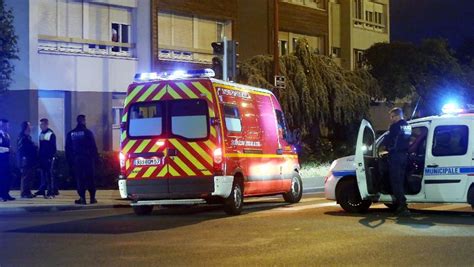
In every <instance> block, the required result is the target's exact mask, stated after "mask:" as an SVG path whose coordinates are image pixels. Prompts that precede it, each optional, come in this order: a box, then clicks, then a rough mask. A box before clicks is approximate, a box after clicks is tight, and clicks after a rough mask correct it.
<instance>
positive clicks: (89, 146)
mask: <svg viewBox="0 0 474 267" xmlns="http://www.w3.org/2000/svg"><path fill="white" fill-rule="evenodd" d="M66 158H67V160H68V163H69V166H70V167H71V169H72V170H73V173H74V177H75V178H76V182H77V193H78V195H79V199H78V200H76V201H75V202H74V203H76V204H78V205H86V190H87V191H89V195H90V204H95V203H97V200H96V198H95V193H96V189H95V184H94V163H95V161H96V160H97V158H98V153H97V146H96V143H95V139H94V134H93V133H92V132H91V131H90V130H89V129H87V127H86V116H85V115H79V116H77V126H76V128H74V129H73V130H72V131H70V132H69V133H68V134H67V137H66Z"/></svg>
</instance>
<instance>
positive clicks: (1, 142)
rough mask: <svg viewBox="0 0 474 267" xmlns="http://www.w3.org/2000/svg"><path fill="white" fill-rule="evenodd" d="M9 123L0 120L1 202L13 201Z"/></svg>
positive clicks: (5, 120)
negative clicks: (11, 192)
mask: <svg viewBox="0 0 474 267" xmlns="http://www.w3.org/2000/svg"><path fill="white" fill-rule="evenodd" d="M8 128H9V122H8V120H7V119H1V120H0V200H2V201H12V200H15V198H14V197H12V196H10V180H11V176H10V149H11V148H10V143H11V142H10V135H9V134H8V130H9V129H8Z"/></svg>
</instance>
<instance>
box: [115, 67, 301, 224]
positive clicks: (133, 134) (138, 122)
mask: <svg viewBox="0 0 474 267" xmlns="http://www.w3.org/2000/svg"><path fill="white" fill-rule="evenodd" d="M209 76H212V71H211V70H205V71H202V72H199V71H193V72H180V73H179V75H178V73H175V74H172V75H169V76H164V77H159V76H158V75H157V74H142V75H137V78H139V81H137V82H134V83H133V84H131V85H130V87H129V88H128V94H127V97H126V101H125V107H124V115H123V119H122V130H123V132H122V138H121V154H120V158H121V167H122V175H121V176H120V179H119V187H120V191H121V195H122V197H123V198H129V199H130V200H131V201H132V202H131V205H132V206H133V208H134V211H135V213H136V214H139V215H143V214H149V213H150V212H151V211H152V209H153V206H154V205H175V204H202V203H223V204H224V210H225V212H226V213H228V214H239V213H240V212H241V210H242V206H243V201H244V200H243V199H244V197H249V196H264V195H276V194H283V197H284V199H285V200H286V201H288V202H290V203H295V202H299V201H300V199H301V197H302V191H303V184H302V181H301V178H300V175H299V174H298V172H299V168H300V167H299V163H298V156H297V154H296V152H295V151H294V149H293V147H292V146H291V145H290V142H289V134H288V131H287V127H286V123H285V117H284V114H283V112H282V109H281V107H280V104H279V103H278V101H277V99H276V98H275V96H274V95H273V94H272V93H271V92H270V91H268V90H264V89H259V88H254V87H250V86H245V85H241V84H237V83H230V82H224V81H221V80H217V79H213V78H212V77H209Z"/></svg>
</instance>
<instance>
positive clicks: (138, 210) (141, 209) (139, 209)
mask: <svg viewBox="0 0 474 267" xmlns="http://www.w3.org/2000/svg"><path fill="white" fill-rule="evenodd" d="M152 211H153V206H133V212H135V214H136V215H138V216H144V215H150V214H151V212H152Z"/></svg>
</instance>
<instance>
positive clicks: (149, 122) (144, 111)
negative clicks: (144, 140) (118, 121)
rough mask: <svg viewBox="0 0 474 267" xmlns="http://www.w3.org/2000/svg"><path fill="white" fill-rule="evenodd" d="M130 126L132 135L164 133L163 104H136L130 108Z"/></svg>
mask: <svg viewBox="0 0 474 267" xmlns="http://www.w3.org/2000/svg"><path fill="white" fill-rule="evenodd" d="M128 127H129V129H128V133H129V135H130V136H131V137H149V136H160V135H161V134H162V133H163V104H162V103H138V104H134V105H133V106H132V107H131V108H130V114H129V126H128Z"/></svg>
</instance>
